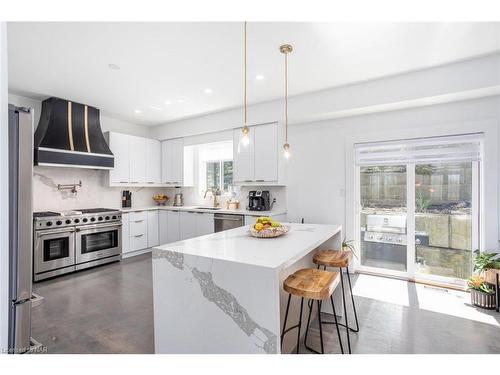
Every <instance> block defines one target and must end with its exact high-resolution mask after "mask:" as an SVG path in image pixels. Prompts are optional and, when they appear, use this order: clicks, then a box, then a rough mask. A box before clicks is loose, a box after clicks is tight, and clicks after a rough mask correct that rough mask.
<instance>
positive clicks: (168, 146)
mask: <svg viewBox="0 0 500 375" xmlns="http://www.w3.org/2000/svg"><path fill="white" fill-rule="evenodd" d="M183 173H184V139H182V138H177V139H168V140H166V141H163V142H162V143H161V182H162V184H169V185H175V186H181V185H182V183H183V181H182V180H183Z"/></svg>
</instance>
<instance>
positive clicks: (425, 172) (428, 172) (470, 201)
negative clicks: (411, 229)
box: [414, 162, 478, 282]
mask: <svg viewBox="0 0 500 375" xmlns="http://www.w3.org/2000/svg"><path fill="white" fill-rule="evenodd" d="M477 170H478V162H445V163H432V164H416V165H415V214H414V216H415V218H414V220H415V267H414V269H415V275H416V277H418V278H424V279H435V280H438V281H439V280H440V279H446V278H447V279H449V281H455V282H459V281H460V280H464V279H467V278H468V277H469V276H470V275H471V262H472V251H473V250H474V249H475V248H477V231H476V230H474V229H476V228H477V227H478V221H477V202H478V196H477V191H478V189H477V187H478V173H477Z"/></svg>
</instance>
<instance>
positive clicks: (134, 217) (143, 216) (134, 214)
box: [129, 211, 148, 222]
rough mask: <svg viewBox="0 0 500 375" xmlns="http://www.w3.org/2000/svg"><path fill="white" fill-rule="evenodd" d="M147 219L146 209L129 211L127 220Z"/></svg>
mask: <svg viewBox="0 0 500 375" xmlns="http://www.w3.org/2000/svg"><path fill="white" fill-rule="evenodd" d="M147 219H148V212H147V211H137V212H130V213H129V221H130V222H132V221H141V220H142V221H146V220H147Z"/></svg>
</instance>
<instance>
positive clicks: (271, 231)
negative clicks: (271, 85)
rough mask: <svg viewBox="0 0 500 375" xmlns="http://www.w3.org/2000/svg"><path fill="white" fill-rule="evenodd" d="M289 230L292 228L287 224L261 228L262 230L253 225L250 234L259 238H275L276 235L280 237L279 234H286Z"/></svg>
mask: <svg viewBox="0 0 500 375" xmlns="http://www.w3.org/2000/svg"><path fill="white" fill-rule="evenodd" d="M289 230H290V228H289V227H287V226H286V225H282V226H280V227H271V228H266V229H261V230H256V229H255V228H254V226H253V225H252V226H251V227H250V234H251V235H252V236H253V237H257V238H275V237H279V236H281V235H283V234H285V233H286V232H288V231H289Z"/></svg>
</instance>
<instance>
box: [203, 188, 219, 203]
mask: <svg viewBox="0 0 500 375" xmlns="http://www.w3.org/2000/svg"><path fill="white" fill-rule="evenodd" d="M208 192H210V193H211V194H212V198H213V200H214V201H213V203H212V206H213V207H219V206H220V204H219V202H217V196H219V195H221V191H220V189H219V188H213V187H211V188H208V189H207V190H205V195H203V198H206V197H207V193H208Z"/></svg>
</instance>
